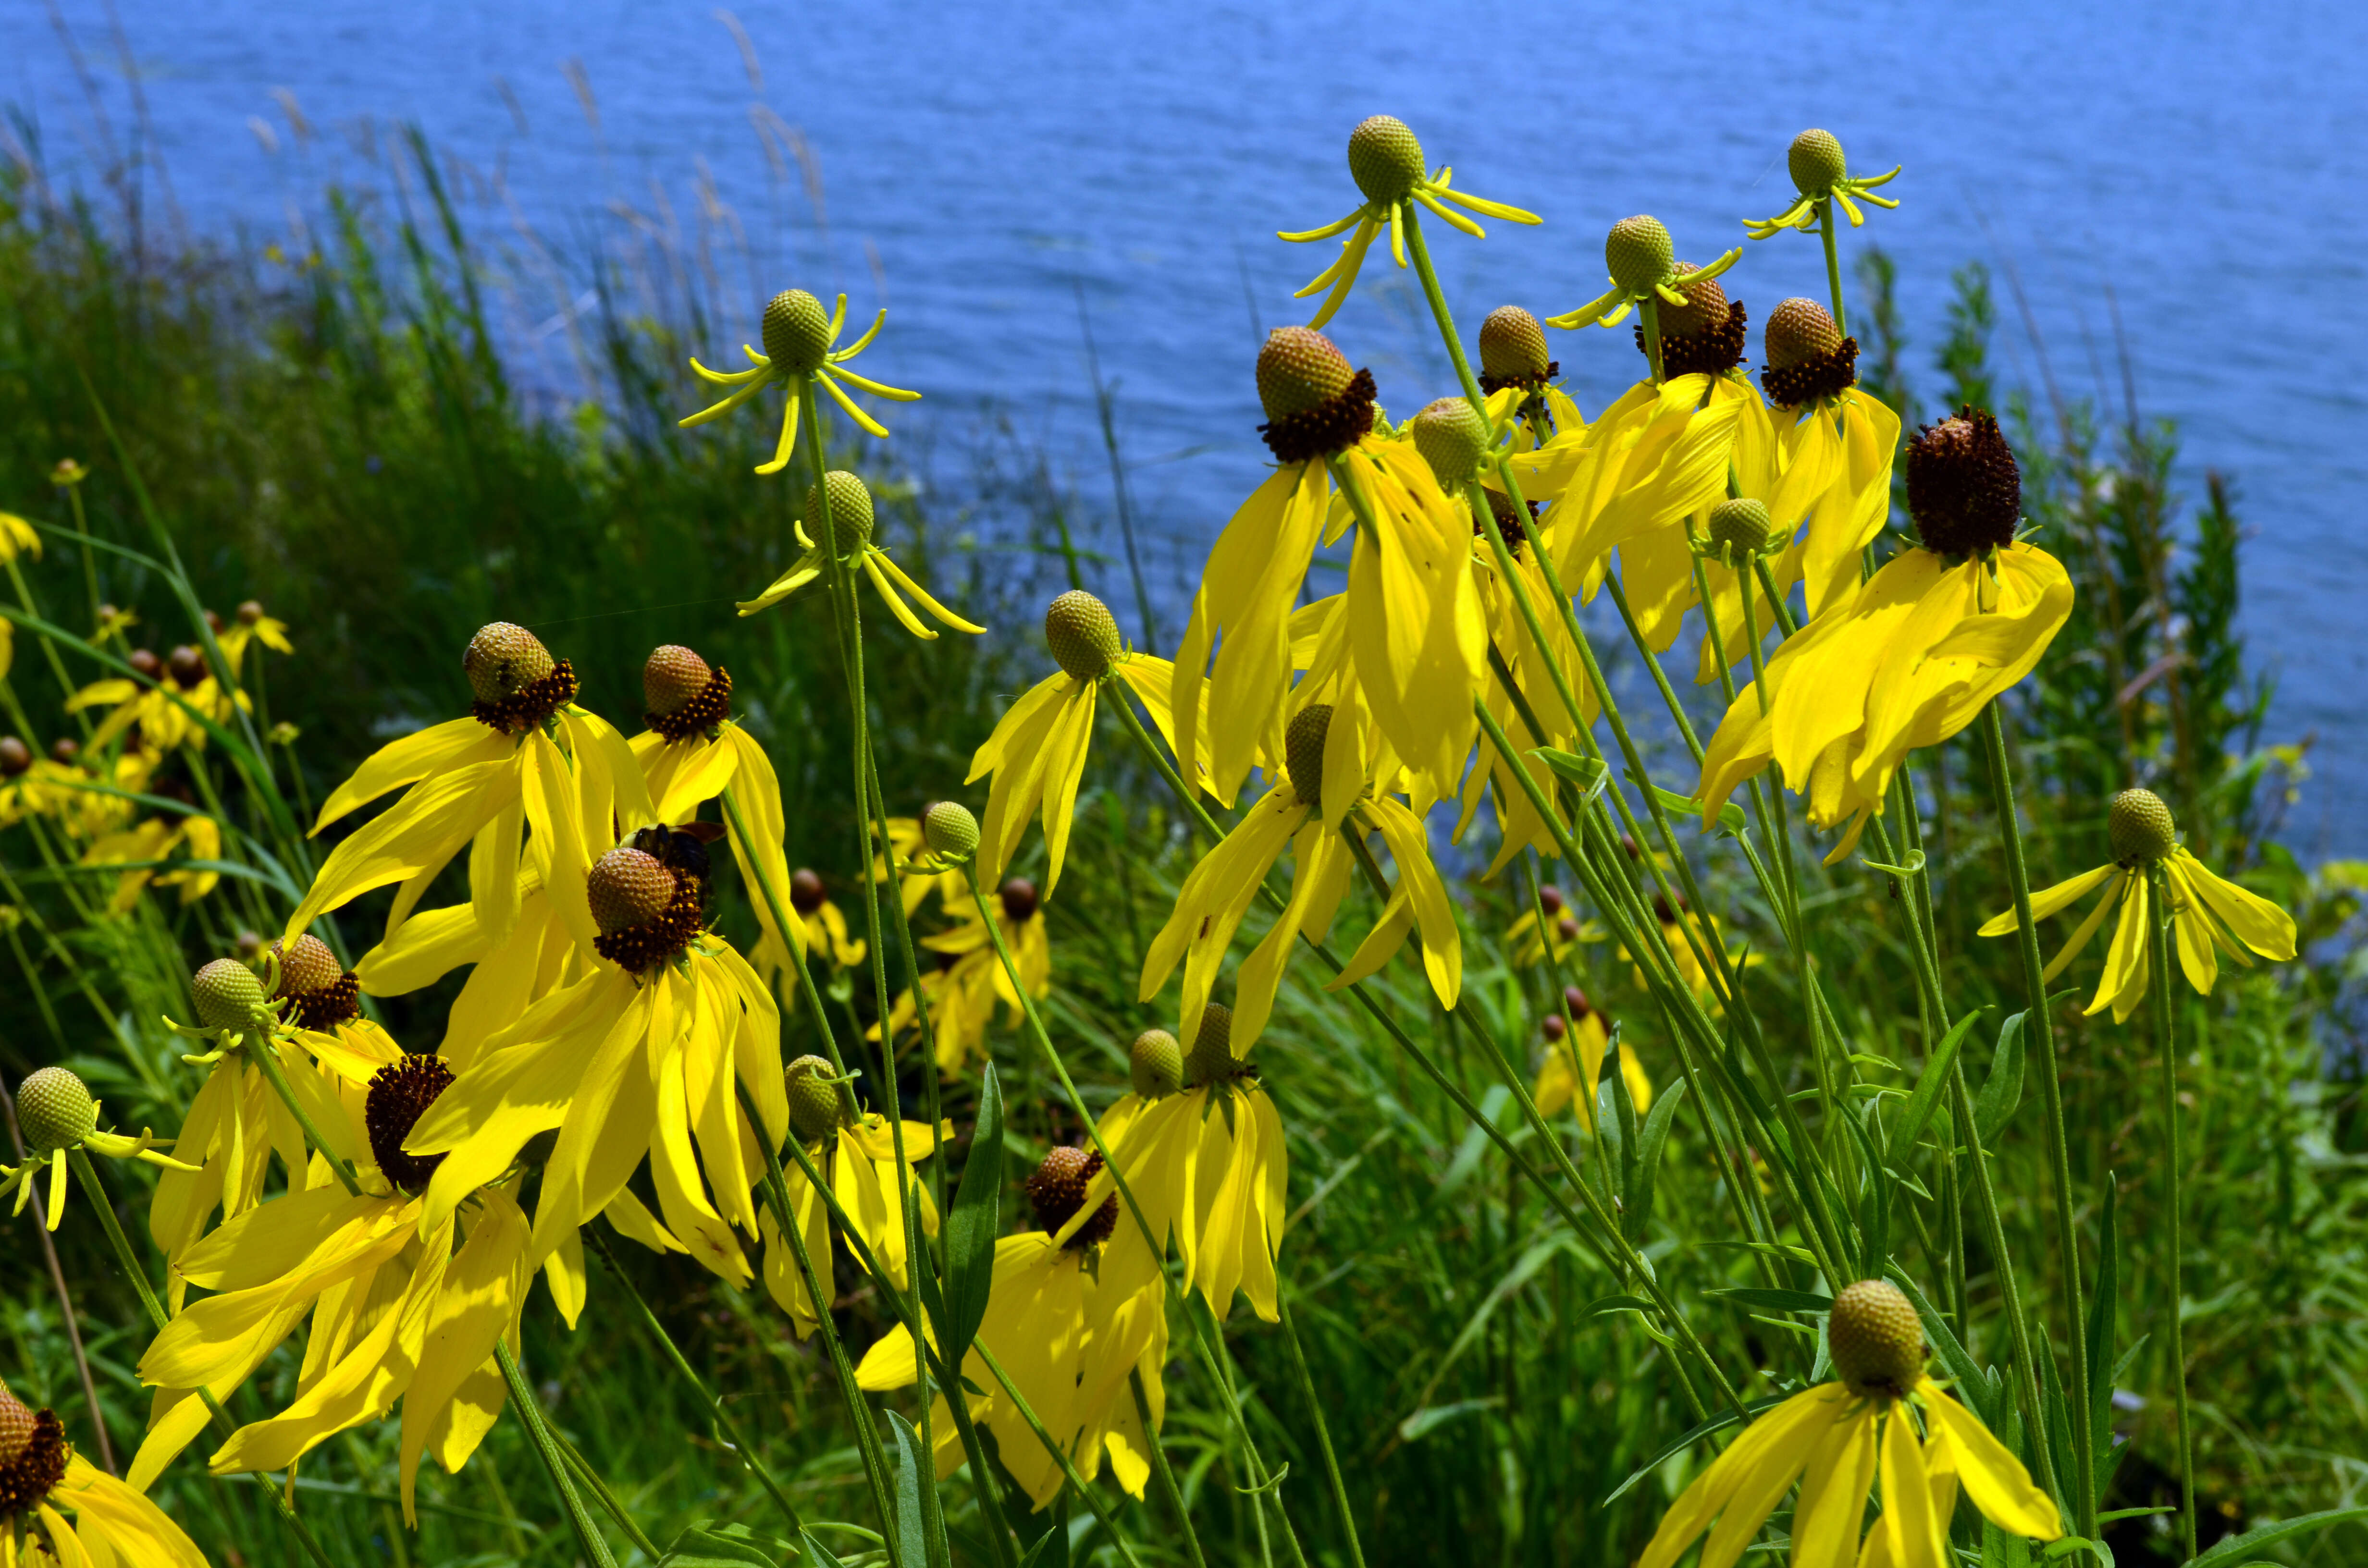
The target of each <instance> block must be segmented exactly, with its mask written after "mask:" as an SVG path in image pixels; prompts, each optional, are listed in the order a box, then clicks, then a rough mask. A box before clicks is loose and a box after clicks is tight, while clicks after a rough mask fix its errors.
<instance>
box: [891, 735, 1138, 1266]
mask: <svg viewBox="0 0 2368 1568" xmlns="http://www.w3.org/2000/svg"><path fill="white" fill-rule="evenodd" d="M863 755H864V762H865V765H866V769H867V771H868V772H869V773H870V775H871V812H872V814H873V815H874V816H875V817H876V818H877V819H878V822H879V826H880V834H881V837H882V841H883V842H884V841H885V840H886V837H887V834H888V798H887V796H886V794H885V793H884V792H883V791H882V790H881V788H880V757H879V755H878V753H877V752H876V751H873V750H872V749H871V748H869V747H867V748H866V749H865V751H864V754H863ZM865 874H866V875H867V876H868V875H870V870H869V865H868V863H867V869H866V871H865ZM889 884H890V885H889V897H888V913H889V914H890V915H893V916H894V919H895V923H896V946H897V950H898V956H899V957H901V958H902V959H903V960H905V974H906V975H907V976H911V977H915V983H914V989H913V1022H914V1024H915V1026H916V1028H918V1029H919V1031H920V1036H921V1062H922V1068H921V1110H922V1114H923V1115H924V1116H925V1117H926V1118H927V1119H928V1123H929V1125H930V1127H932V1128H935V1127H937V1126H939V1123H940V1122H941V1121H942V1120H943V1119H944V1107H943V1105H942V1104H941V1103H940V1100H939V1093H940V1091H939V1082H938V1080H939V1073H938V1026H937V1025H936V1023H935V1022H934V1021H932V1020H931V1018H930V1017H929V1010H928V1008H927V1007H924V1006H921V1005H920V1003H921V996H920V987H919V985H918V983H917V977H918V976H919V974H920V972H921V965H920V961H919V957H918V955H917V954H916V951H915V943H914V941H913V919H912V916H911V915H907V914H906V913H905V890H904V889H903V887H902V886H900V885H898V884H897V883H896V881H895V877H894V868H891V874H890V878H889ZM1128 914H1129V915H1130V916H1132V915H1133V905H1132V903H1130V904H1129V906H1128ZM880 1034H881V1040H882V1045H883V1047H885V1048H886V1049H888V1050H889V1051H890V1058H889V1062H890V1065H889V1071H890V1072H892V1073H893V1072H894V1070H895V1067H894V1042H893V1041H891V1040H889V1039H888V1029H887V1028H886V1026H884V1025H883V1026H882V1028H881V1031H880ZM929 1190H930V1193H931V1196H932V1197H933V1198H934V1199H936V1201H937V1206H938V1212H939V1213H940V1214H943V1213H944V1212H946V1163H945V1161H943V1160H939V1161H938V1162H937V1163H936V1164H934V1165H931V1166H930V1167H929ZM940 1240H941V1242H942V1234H941V1236H940Z"/></svg>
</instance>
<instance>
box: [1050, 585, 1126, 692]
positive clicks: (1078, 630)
mask: <svg viewBox="0 0 2368 1568" xmlns="http://www.w3.org/2000/svg"><path fill="white" fill-rule="evenodd" d="M1044 642H1045V645H1046V646H1048V647H1050V648H1051V649H1052V650H1053V662H1054V663H1056V664H1058V665H1060V666H1061V668H1062V670H1063V671H1064V673H1065V674H1067V675H1068V676H1070V677H1071V678H1072V679H1075V680H1099V679H1100V678H1101V677H1102V676H1106V675H1108V674H1110V665H1114V664H1116V663H1117V662H1118V656H1119V654H1120V653H1121V651H1122V649H1123V644H1122V643H1121V642H1120V641H1119V635H1118V618H1117V617H1116V616H1113V615H1112V614H1110V606H1108V605H1106V604H1104V603H1102V601H1101V600H1099V599H1098V598H1096V597H1094V596H1093V595H1091V594H1089V593H1087V592H1086V591H1085V589H1083V588H1071V589H1070V590H1069V591H1068V592H1067V593H1065V594H1063V595H1061V596H1060V597H1057V598H1055V599H1054V600H1053V602H1052V603H1051V604H1050V605H1048V606H1046V607H1045V609H1044Z"/></svg>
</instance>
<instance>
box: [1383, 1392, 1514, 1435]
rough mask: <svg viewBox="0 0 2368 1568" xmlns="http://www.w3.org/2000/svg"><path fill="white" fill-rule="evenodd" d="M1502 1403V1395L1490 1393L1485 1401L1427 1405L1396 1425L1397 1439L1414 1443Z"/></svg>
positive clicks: (1459, 1401) (1472, 1400)
mask: <svg viewBox="0 0 2368 1568" xmlns="http://www.w3.org/2000/svg"><path fill="white" fill-rule="evenodd" d="M1502 1403H1505V1396H1504V1395H1502V1394H1495V1393H1492V1394H1490V1395H1488V1397H1486V1399H1460V1400H1457V1401H1456V1402H1455V1403H1453V1404H1438V1405H1429V1406H1426V1407H1425V1408H1423V1409H1421V1410H1417V1411H1416V1412H1415V1413H1414V1414H1413V1415H1409V1416H1407V1417H1406V1419H1405V1420H1403V1421H1401V1422H1399V1423H1398V1437H1400V1439H1402V1440H1403V1441H1406V1442H1409V1443H1411V1442H1415V1441H1417V1439H1419V1438H1422V1437H1427V1436H1429V1434H1430V1433H1432V1432H1434V1431H1437V1430H1438V1429H1439V1428H1440V1427H1441V1426H1446V1425H1447V1424H1448V1423H1449V1422H1451V1421H1460V1420H1462V1419H1463V1417H1464V1416H1466V1415H1479V1414H1480V1413H1481V1412H1482V1411H1484V1410H1494V1409H1495V1408H1497V1406H1498V1405H1500V1404H1502Z"/></svg>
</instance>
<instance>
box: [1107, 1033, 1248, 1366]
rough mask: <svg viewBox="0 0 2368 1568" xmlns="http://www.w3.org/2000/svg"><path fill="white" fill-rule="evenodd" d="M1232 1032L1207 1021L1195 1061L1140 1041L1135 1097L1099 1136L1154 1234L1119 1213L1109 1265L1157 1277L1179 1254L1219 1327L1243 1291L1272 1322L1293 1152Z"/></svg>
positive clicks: (1167, 1045) (1164, 1045) (1158, 1043)
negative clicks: (1170, 1255)
mask: <svg viewBox="0 0 2368 1568" xmlns="http://www.w3.org/2000/svg"><path fill="white" fill-rule="evenodd" d="M1234 1022H1235V1015H1234V1014H1233V1013H1232V1012H1231V1011H1230V1010H1229V1009H1227V1008H1226V1007H1224V1006H1223V1005H1221V1004H1219V1003H1215V1002H1212V1003H1210V1004H1209V1006H1207V1007H1205V1008H1203V1009H1202V1010H1201V1015H1200V1018H1199V1021H1198V1023H1197V1025H1196V1026H1195V1028H1194V1029H1193V1039H1192V1049H1191V1050H1190V1051H1182V1052H1180V1053H1179V1052H1178V1048H1177V1042H1176V1038H1175V1037H1174V1036H1173V1035H1170V1034H1168V1033H1167V1031H1166V1030H1165V1029H1153V1030H1146V1031H1145V1032H1144V1035H1142V1036H1141V1037H1139V1038H1138V1039H1137V1040H1136V1041H1135V1043H1134V1047H1133V1056H1134V1060H1135V1064H1136V1066H1137V1067H1138V1069H1139V1071H1138V1072H1137V1073H1136V1074H1135V1077H1136V1086H1135V1092H1134V1093H1133V1094H1129V1095H1124V1096H1120V1098H1119V1100H1118V1102H1117V1103H1116V1104H1114V1105H1112V1106H1111V1107H1110V1110H1109V1111H1108V1112H1107V1113H1105V1114H1104V1116H1103V1117H1102V1120H1101V1129H1100V1131H1101V1135H1102V1142H1104V1143H1106V1144H1108V1145H1109V1146H1110V1153H1111V1154H1112V1155H1113V1156H1114V1157H1115V1158H1116V1159H1117V1161H1118V1163H1119V1168H1120V1169H1121V1170H1122V1171H1124V1172H1125V1173H1126V1180H1127V1186H1128V1187H1130V1188H1131V1189H1132V1190H1133V1193H1134V1198H1135V1201H1136V1202H1138V1203H1140V1204H1141V1205H1142V1206H1143V1216H1144V1221H1146V1222H1147V1223H1148V1224H1149V1226H1150V1228H1151V1229H1150V1234H1149V1235H1147V1236H1146V1235H1145V1234H1144V1231H1143V1229H1142V1228H1141V1227H1140V1226H1138V1225H1136V1224H1135V1222H1134V1220H1133V1216H1132V1215H1131V1214H1125V1213H1123V1212H1121V1214H1120V1216H1119V1224H1118V1232H1117V1234H1115V1235H1114V1236H1112V1237H1111V1238H1110V1251H1109V1255H1108V1256H1109V1257H1110V1259H1111V1260H1114V1261H1115V1262H1116V1264H1117V1266H1118V1267H1120V1269H1121V1271H1122V1272H1125V1273H1127V1274H1128V1275H1130V1276H1132V1275H1135V1274H1151V1275H1154V1276H1156V1272H1157V1271H1158V1269H1159V1268H1160V1267H1163V1265H1164V1263H1165V1260H1166V1256H1167V1246H1168V1244H1170V1243H1173V1244H1174V1245H1175V1248H1176V1256H1177V1257H1178V1260H1179V1261H1180V1262H1181V1263H1182V1265H1183V1278H1184V1279H1185V1281H1186V1283H1187V1284H1188V1285H1189V1286H1190V1289H1193V1290H1199V1291H1200V1292H1201V1295H1202V1296H1203V1297H1204V1298H1205V1299H1206V1300H1207V1301H1208V1303H1209V1309H1210V1311H1212V1312H1214V1313H1216V1314H1217V1316H1218V1317H1219V1318H1220V1319H1222V1318H1224V1315H1225V1314H1226V1313H1227V1312H1231V1311H1232V1310H1233V1305H1234V1293H1235V1291H1236V1290H1239V1291H1240V1292H1241V1293H1242V1295H1244V1296H1245V1297H1247V1299H1248V1301H1249V1303H1250V1310H1251V1311H1252V1312H1256V1313H1258V1316H1259V1317H1261V1318H1263V1319H1265V1320H1266V1321H1267V1322H1269V1323H1274V1322H1276V1321H1278V1320H1279V1318H1280V1315H1281V1308H1280V1306H1279V1305H1278V1301H1277V1297H1276V1294H1275V1292H1276V1282H1275V1271H1274V1260H1275V1255H1276V1254H1277V1253H1278V1252H1279V1251H1280V1250H1281V1246H1282V1223H1283V1220H1284V1218H1285V1217H1286V1215H1287V1214H1288V1212H1289V1208H1288V1205H1287V1204H1286V1202H1285V1200H1284V1189H1285V1187H1286V1184H1287V1182H1288V1180H1289V1176H1290V1151H1289V1150H1288V1148H1287V1147H1286V1146H1285V1144H1284V1142H1283V1134H1282V1119H1281V1117H1280V1116H1278V1115H1277V1114H1276V1112H1275V1108H1274V1100H1273V1099H1272V1097H1270V1096H1269V1095H1268V1094H1267V1092H1266V1087H1265V1085H1264V1084H1263V1083H1262V1082H1261V1081H1260V1079H1259V1077H1258V1069H1257V1068H1255V1067H1253V1066H1252V1065H1251V1064H1250V1063H1249V1062H1247V1060H1245V1059H1244V1058H1243V1057H1242V1056H1241V1055H1239V1054H1237V1052H1236V1049H1235V1040H1234V1039H1233V1028H1234ZM1171 1057H1172V1058H1175V1059H1176V1060H1175V1062H1174V1067H1175V1073H1176V1076H1175V1079H1174V1081H1173V1083H1172V1084H1171V1083H1170V1081H1169V1079H1168V1065H1169V1059H1170V1058H1171ZM1146 1058H1149V1059H1150V1060H1146ZM1117 1187H1118V1184H1117V1182H1116V1181H1115V1180H1114V1179H1113V1178H1112V1177H1111V1176H1110V1173H1109V1172H1107V1171H1103V1172H1099V1174H1096V1175H1095V1176H1094V1179H1093V1183H1092V1185H1091V1186H1089V1187H1087V1189H1086V1200H1087V1202H1088V1203H1096V1202H1099V1200H1100V1199H1102V1197H1103V1196H1104V1195H1105V1194H1108V1193H1113V1192H1115V1191H1117ZM1070 1223H1071V1225H1072V1226H1075V1225H1076V1223H1078V1221H1075V1220H1073V1221H1070Z"/></svg>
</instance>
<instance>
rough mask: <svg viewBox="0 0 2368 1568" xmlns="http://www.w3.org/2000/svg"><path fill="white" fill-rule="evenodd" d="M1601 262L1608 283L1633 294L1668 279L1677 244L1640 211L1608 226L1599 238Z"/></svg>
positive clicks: (1676, 259) (1657, 224)
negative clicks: (1601, 251) (1607, 277)
mask: <svg viewBox="0 0 2368 1568" xmlns="http://www.w3.org/2000/svg"><path fill="white" fill-rule="evenodd" d="M1603 262H1604V265H1605V266H1606V267H1609V268H1610V269H1611V281H1613V282H1614V283H1617V284H1619V285H1620V287H1622V289H1625V290H1629V291H1630V292H1632V293H1634V292H1635V291H1637V290H1644V289H1650V288H1651V287H1652V286H1653V285H1654V284H1656V283H1660V282H1665V281H1667V280H1668V277H1669V275H1670V273H1671V272H1673V271H1674V270H1675V269H1676V267H1677V264H1678V246H1677V242H1675V241H1674V240H1672V239H1670V238H1669V231H1668V229H1667V228H1666V227H1665V226H1663V224H1662V222H1661V221H1660V220H1659V219H1658V218H1655V217H1652V216H1650V215H1649V214H1646V213H1641V212H1640V213H1638V214H1637V215H1636V216H1635V217H1634V218H1622V219H1621V220H1620V222H1617V223H1614V224H1612V225H1611V233H1609V234H1606V235H1605V236H1604V237H1603Z"/></svg>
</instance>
